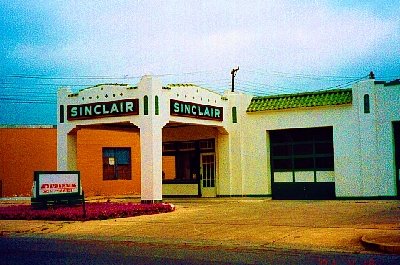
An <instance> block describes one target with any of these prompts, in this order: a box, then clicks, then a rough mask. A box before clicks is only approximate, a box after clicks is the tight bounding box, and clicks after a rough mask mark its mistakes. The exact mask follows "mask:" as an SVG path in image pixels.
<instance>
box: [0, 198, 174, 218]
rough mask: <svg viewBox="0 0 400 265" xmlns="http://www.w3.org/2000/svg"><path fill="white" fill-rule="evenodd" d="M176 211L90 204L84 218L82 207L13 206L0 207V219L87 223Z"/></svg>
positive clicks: (165, 207)
mask: <svg viewBox="0 0 400 265" xmlns="http://www.w3.org/2000/svg"><path fill="white" fill-rule="evenodd" d="M174 210H175V206H174V205H173V204H169V203H156V204H138V203H114V202H103V203H102V202H88V203H86V216H84V215H83V210H82V206H71V207H66V206H63V207H61V206H57V207H52V208H48V209H42V210H35V209H32V207H31V206H30V205H12V206H1V207H0V219H3V220H52V221H54V220H58V221H87V220H105V219H113V218H124V217H132V216H138V215H145V214H157V213H166V212H172V211H174Z"/></svg>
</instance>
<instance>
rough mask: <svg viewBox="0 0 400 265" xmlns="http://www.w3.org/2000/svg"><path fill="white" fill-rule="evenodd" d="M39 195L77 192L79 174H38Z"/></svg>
mask: <svg viewBox="0 0 400 265" xmlns="http://www.w3.org/2000/svg"><path fill="white" fill-rule="evenodd" d="M38 184H39V195H55V194H68V193H77V192H78V188H79V175H78V174H74V173H68V174H56V173H54V174H48V173H43V174H39V183H38Z"/></svg>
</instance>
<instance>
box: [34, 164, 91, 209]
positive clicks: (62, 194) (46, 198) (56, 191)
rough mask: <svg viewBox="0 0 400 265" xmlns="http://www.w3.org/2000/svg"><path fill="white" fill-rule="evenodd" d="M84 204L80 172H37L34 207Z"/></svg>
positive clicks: (35, 175) (35, 176)
mask: <svg viewBox="0 0 400 265" xmlns="http://www.w3.org/2000/svg"><path fill="white" fill-rule="evenodd" d="M83 202H84V195H83V191H82V187H81V179H80V174H79V171H35V173H34V178H33V187H32V198H31V204H32V206H43V207H45V206H46V205H47V204H80V203H83Z"/></svg>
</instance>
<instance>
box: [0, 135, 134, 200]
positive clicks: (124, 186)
mask: <svg viewBox="0 0 400 265" xmlns="http://www.w3.org/2000/svg"><path fill="white" fill-rule="evenodd" d="M103 147H130V148H131V168H132V174H131V176H132V178H131V180H103V164H102V148H103ZM0 150H1V152H0V181H1V189H2V190H1V194H0V196H2V197H12V196H28V197H30V196H31V188H32V181H33V172H34V171H55V170H57V129H56V128H0ZM77 158H78V165H77V166H78V170H79V171H80V172H81V181H82V187H83V189H84V191H85V195H86V196H93V195H116V194H119V195H120V194H140V136H139V131H137V132H136V131H132V130H129V131H123V130H119V131H117V130H99V129H81V130H79V131H78V137H77Z"/></svg>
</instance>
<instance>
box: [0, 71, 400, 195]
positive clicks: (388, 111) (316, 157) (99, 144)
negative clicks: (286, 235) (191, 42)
mask: <svg viewBox="0 0 400 265" xmlns="http://www.w3.org/2000/svg"><path fill="white" fill-rule="evenodd" d="M57 111H58V115H57V116H58V124H57V127H56V128H54V127H51V126H50V127H46V126H41V127H40V126H39V127H33V128H20V127H15V128H12V127H10V126H3V127H2V128H0V152H1V156H0V159H1V160H0V165H1V171H0V180H1V182H0V183H1V192H2V194H1V195H2V196H13V195H19V196H21V195H30V189H31V185H32V179H33V171H35V170H79V171H80V172H81V179H82V186H83V189H84V190H85V194H86V195H117V194H138V195H139V194H140V195H141V198H142V201H143V202H156V201H160V200H162V198H163V197H166V196H195V197H216V196H272V197H273V198H275V199H334V198H395V197H400V180H399V171H400V80H395V81H392V82H380V81H375V80H374V79H369V80H365V81H361V82H359V83H356V84H355V85H354V86H353V87H352V88H349V89H340V90H326V91H319V92H309V93H300V94H287V95H277V96H265V97H253V96H251V95H246V94H242V93H237V92H230V91H229V92H228V91H227V92H225V93H224V94H223V95H220V94H217V93H215V92H212V91H210V90H207V89H205V88H201V87H199V86H196V85H193V84H174V85H167V86H163V85H162V84H161V83H160V82H159V81H158V80H157V79H154V78H153V77H151V76H144V77H143V78H142V79H141V81H140V82H139V84H138V85H137V86H134V87H132V86H129V85H122V84H110V85H107V84H106V85H97V86H95V87H91V88H88V89H84V90H82V91H80V92H78V93H72V92H71V91H70V90H68V89H60V90H59V92H58V107H57Z"/></svg>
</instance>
